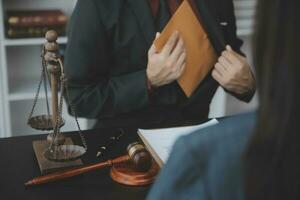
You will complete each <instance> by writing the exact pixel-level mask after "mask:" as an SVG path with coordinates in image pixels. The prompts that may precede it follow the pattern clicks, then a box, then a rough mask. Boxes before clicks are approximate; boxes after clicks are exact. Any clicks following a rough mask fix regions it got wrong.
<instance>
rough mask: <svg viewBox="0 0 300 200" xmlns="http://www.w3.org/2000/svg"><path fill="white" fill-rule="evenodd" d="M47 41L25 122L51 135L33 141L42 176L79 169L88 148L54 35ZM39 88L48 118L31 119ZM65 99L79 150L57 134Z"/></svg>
mask: <svg viewBox="0 0 300 200" xmlns="http://www.w3.org/2000/svg"><path fill="white" fill-rule="evenodd" d="M46 40H47V42H46V43H45V44H44V46H43V50H42V55H41V57H42V72H41V78H40V81H39V84H38V88H37V92H36V95H35V98H34V102H33V106H32V109H31V112H30V114H29V118H28V122H27V123H28V125H29V126H30V127H32V128H34V129H36V130H42V131H51V133H49V134H48V136H47V139H46V140H39V141H33V148H34V152H35V155H36V158H37V161H38V163H39V167H40V170H41V173H42V174H46V173H50V172H52V171H56V170H57V169H62V168H69V167H74V166H79V165H82V161H81V159H80V157H81V156H83V155H84V154H85V153H86V151H87V144H86V141H85V138H84V136H83V134H82V131H81V128H80V125H79V122H78V119H77V115H76V109H75V107H74V105H72V103H71V102H70V98H69V93H68V86H67V80H66V77H65V74H64V65H63V62H62V59H61V57H60V55H59V53H58V51H59V45H58V43H57V42H56V40H57V33H56V32H55V31H48V32H47V33H46ZM42 85H43V86H44V92H45V95H46V106H47V114H44V115H37V116H34V115H33V114H34V110H35V107H36V104H37V102H38V99H39V93H40V89H41V87H42ZM48 85H50V88H51V108H52V113H50V106H49V101H48V91H47V88H48ZM59 93H60V95H59ZM64 97H65V99H66V102H67V104H68V106H70V109H71V114H72V115H73V116H74V118H75V121H76V125H77V128H78V133H79V136H80V139H81V143H82V146H79V145H74V144H73V141H72V139H71V138H68V137H67V138H66V137H65V136H64V135H63V134H62V133H61V132H60V129H61V127H62V126H64V124H65V121H64V120H63V118H62V109H63V102H64Z"/></svg>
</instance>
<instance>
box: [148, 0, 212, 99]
mask: <svg viewBox="0 0 300 200" xmlns="http://www.w3.org/2000/svg"><path fill="white" fill-rule="evenodd" d="M176 30H177V31H179V33H180V35H181V37H182V38H183V40H184V43H185V47H186V52H187V59H186V68H185V71H184V73H183V75H182V76H181V77H180V78H179V79H178V80H177V81H178V83H179V85H180V86H181V88H182V89H183V91H184V93H185V94H186V96H188V97H190V96H191V95H192V93H193V92H194V90H195V89H196V88H197V87H198V85H199V84H200V83H201V81H202V80H203V79H204V78H205V76H206V75H207V74H208V72H210V70H211V69H212V67H213V66H214V64H215V63H216V61H217V54H216V52H215V50H214V48H213V46H212V45H211V43H210V41H209V39H208V36H207V34H206V32H205V30H204V28H203V26H202V25H201V24H200V22H199V20H198V18H197V16H196V15H195V13H194V11H193V10H192V8H191V6H190V4H189V2H188V1H187V0H185V1H183V2H182V4H181V5H180V7H179V8H178V9H177V10H176V12H175V13H174V15H173V16H172V18H171V19H170V21H169V22H168V24H167V25H166V27H165V28H164V30H163V32H162V33H161V35H160V36H159V38H157V39H156V40H155V41H154V44H155V46H156V48H157V50H158V51H159V52H160V51H161V50H162V48H163V47H164V45H165V43H166V42H167V40H168V39H169V37H170V36H171V35H172V33H173V32H174V31H176Z"/></svg>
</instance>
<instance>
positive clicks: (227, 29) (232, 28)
mask: <svg viewBox="0 0 300 200" xmlns="http://www.w3.org/2000/svg"><path fill="white" fill-rule="evenodd" d="M218 2H220V3H222V4H223V6H220V8H225V9H222V10H219V13H220V22H227V26H224V27H222V29H223V32H224V35H225V40H226V42H227V44H230V45H231V47H232V48H233V49H234V50H235V51H236V52H238V53H239V54H240V55H242V56H245V54H244V53H243V52H242V51H241V47H242V45H243V41H242V40H241V39H239V38H238V36H237V27H236V17H235V14H234V4H233V0H227V1H224V0H221V1H218ZM225 91H226V92H228V93H230V94H231V95H233V96H234V97H236V98H237V99H239V100H241V101H244V102H250V101H251V99H252V98H253V96H254V94H255V89H254V90H252V91H249V92H247V93H245V94H235V93H233V92H230V91H228V90H225Z"/></svg>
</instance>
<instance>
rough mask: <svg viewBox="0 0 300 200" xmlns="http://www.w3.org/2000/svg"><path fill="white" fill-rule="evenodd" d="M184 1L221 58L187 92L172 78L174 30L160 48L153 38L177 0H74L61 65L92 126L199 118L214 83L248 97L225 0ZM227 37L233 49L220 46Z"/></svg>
mask: <svg viewBox="0 0 300 200" xmlns="http://www.w3.org/2000/svg"><path fill="white" fill-rule="evenodd" d="M190 2H191V5H192V7H193V9H194V10H195V11H198V12H199V15H200V17H201V21H202V22H203V25H204V27H205V29H206V31H207V33H208V36H209V39H210V41H211V43H212V45H213V47H214V48H215V50H216V52H217V53H218V55H219V56H220V59H219V62H218V63H217V64H216V66H215V68H214V70H213V72H212V73H209V74H208V75H207V77H206V78H205V79H204V81H203V82H202V83H201V84H200V85H199V87H198V88H197V89H196V91H195V92H194V93H193V95H192V96H191V97H190V98H187V97H186V96H185V95H184V93H183V92H182V90H181V88H180V87H179V85H178V84H177V82H176V79H177V78H178V77H179V76H180V75H181V74H182V72H183V70H184V67H185V56H186V55H185V48H184V43H183V42H182V39H181V38H180V35H179V34H178V33H174V34H173V36H172V37H171V38H170V39H169V41H168V43H169V44H168V45H166V46H165V47H164V49H165V51H163V52H164V53H163V52H162V53H157V52H156V51H155V46H153V45H152V42H153V40H154V38H155V34H156V32H161V31H162V30H163V28H164V26H165V25H166V24H167V22H168V20H169V18H170V17H171V14H172V12H174V10H175V9H174V8H176V7H178V5H179V3H178V2H177V0H160V1H158V0H79V1H78V3H77V5H76V8H75V10H74V13H73V16H72V20H71V23H70V26H69V35H68V39H69V41H68V45H67V51H66V60H65V66H66V75H67V77H68V80H69V91H70V96H71V101H72V103H73V104H74V105H76V109H77V112H78V115H79V116H80V117H86V118H96V119H98V125H99V126H104V125H106V126H139V127H145V126H148V125H150V126H152V127H153V126H169V125H175V124H178V123H182V122H184V121H191V120H198V121H199V120H201V119H206V118H207V116H208V112H209V104H210V102H211V99H212V97H213V95H214V93H215V91H216V89H217V87H218V86H219V84H221V86H223V87H224V88H225V89H226V90H227V91H228V92H229V93H231V94H233V95H234V96H235V97H237V98H239V99H241V100H243V101H249V100H250V99H251V98H252V96H253V94H254V91H255V81H254V78H253V75H252V72H251V70H250V67H249V65H247V63H246V61H245V58H243V57H242V56H240V55H239V54H238V53H236V52H239V53H240V54H241V52H240V47H241V45H242V42H241V41H240V40H239V39H238V38H237V36H236V25H235V17H234V12H233V2H232V0H190ZM171 8H173V9H171ZM226 44H228V45H230V46H231V47H232V49H231V48H230V47H227V50H226V49H225V45H226ZM168 46H169V47H168ZM149 49H150V50H149ZM218 83H219V84H218Z"/></svg>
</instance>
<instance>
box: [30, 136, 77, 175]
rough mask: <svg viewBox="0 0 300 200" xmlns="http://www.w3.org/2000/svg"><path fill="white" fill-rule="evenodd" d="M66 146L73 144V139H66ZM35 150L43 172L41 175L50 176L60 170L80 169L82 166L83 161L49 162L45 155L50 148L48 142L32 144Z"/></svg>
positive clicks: (40, 141)
mask: <svg viewBox="0 0 300 200" xmlns="http://www.w3.org/2000/svg"><path fill="white" fill-rule="evenodd" d="M65 144H66V145H71V144H73V141H72V139H71V138H66V141H65ZM32 145H33V149H34V153H35V156H36V158H37V161H38V164H39V168H40V171H41V174H43V175H44V174H48V173H52V172H55V171H58V170H63V169H68V168H72V167H78V166H81V165H82V161H81V159H77V160H74V161H67V162H55V161H51V160H48V159H47V158H46V157H45V155H44V153H45V151H46V150H47V149H48V147H49V142H48V141H47V140H37V141H33V142H32Z"/></svg>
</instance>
